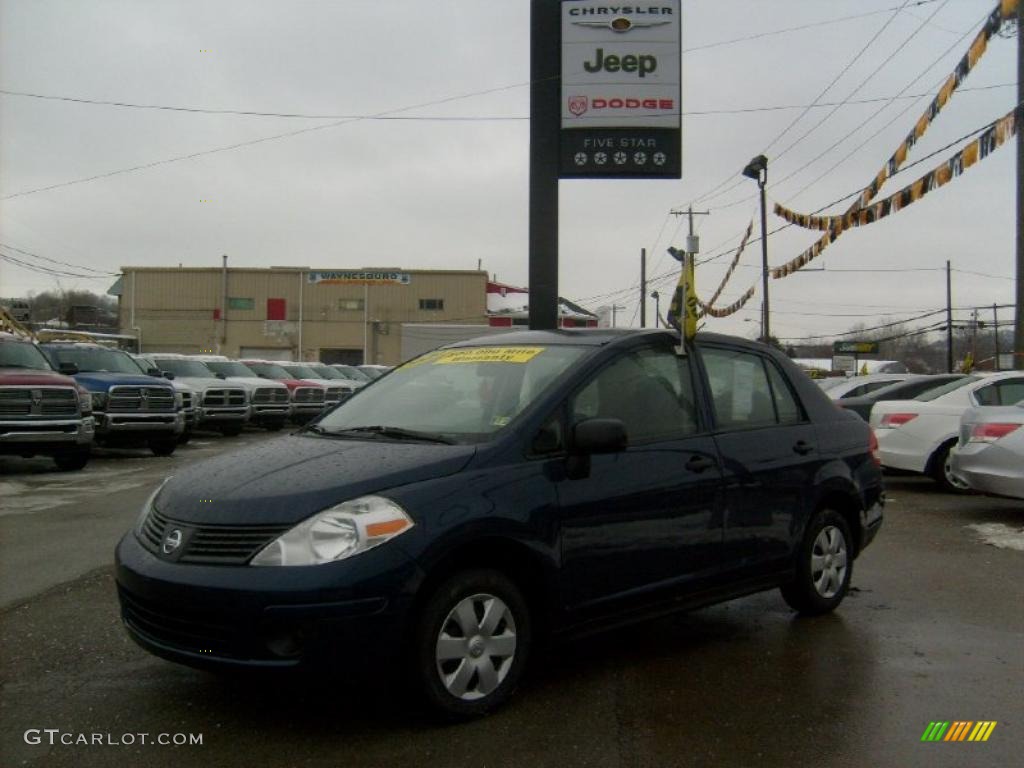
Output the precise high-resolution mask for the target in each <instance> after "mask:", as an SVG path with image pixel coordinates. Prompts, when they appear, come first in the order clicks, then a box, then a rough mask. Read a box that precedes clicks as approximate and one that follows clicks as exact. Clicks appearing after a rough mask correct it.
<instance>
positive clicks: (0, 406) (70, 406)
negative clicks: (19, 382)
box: [0, 387, 78, 416]
mask: <svg viewBox="0 0 1024 768" xmlns="http://www.w3.org/2000/svg"><path fill="white" fill-rule="evenodd" d="M77 415H78V395H77V394H76V393H75V390H73V389H71V388H70V387H10V388H7V387H2V388H0V416H77Z"/></svg>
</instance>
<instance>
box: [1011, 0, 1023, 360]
mask: <svg viewBox="0 0 1024 768" xmlns="http://www.w3.org/2000/svg"><path fill="white" fill-rule="evenodd" d="M1022 124H1024V2H1020V3H1017V126H1018V127H1017V307H1016V309H1015V310H1014V323H1013V351H1014V352H1016V354H1015V355H1014V356H1013V360H1014V364H1013V367H1014V368H1017V369H1022V368H1024V131H1022V130H1020V126H1021V125H1022Z"/></svg>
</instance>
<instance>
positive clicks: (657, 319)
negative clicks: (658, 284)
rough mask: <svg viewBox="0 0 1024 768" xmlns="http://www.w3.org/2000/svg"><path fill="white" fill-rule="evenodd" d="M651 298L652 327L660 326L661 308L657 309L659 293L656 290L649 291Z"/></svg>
mask: <svg viewBox="0 0 1024 768" xmlns="http://www.w3.org/2000/svg"><path fill="white" fill-rule="evenodd" d="M651 298H652V299H654V327H655V328H660V327H661V319H660V318H661V310H660V309H658V307H659V304H658V299H660V298H661V294H660V293H658V292H657V291H651Z"/></svg>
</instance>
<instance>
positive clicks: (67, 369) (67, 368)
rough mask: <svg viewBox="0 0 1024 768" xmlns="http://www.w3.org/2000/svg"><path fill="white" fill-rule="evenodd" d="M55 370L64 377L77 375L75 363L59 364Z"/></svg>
mask: <svg viewBox="0 0 1024 768" xmlns="http://www.w3.org/2000/svg"><path fill="white" fill-rule="evenodd" d="M57 370H58V371H59V372H60V373H63V374H64V375H65V376H74V375H75V374H76V373H78V366H77V365H76V364H75V363H61V364H60V365H58V366H57Z"/></svg>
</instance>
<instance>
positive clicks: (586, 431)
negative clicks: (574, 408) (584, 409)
mask: <svg viewBox="0 0 1024 768" xmlns="http://www.w3.org/2000/svg"><path fill="white" fill-rule="evenodd" d="M628 443H629V440H628V438H627V436H626V425H625V424H623V423H622V421H621V419H586V420H585V421H581V422H580V423H579V424H577V425H576V426H575V427H573V430H572V447H573V452H574V453H581V454H590V453H617V452H619V451H624V450H626V446H627V445H628Z"/></svg>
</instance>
